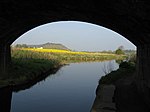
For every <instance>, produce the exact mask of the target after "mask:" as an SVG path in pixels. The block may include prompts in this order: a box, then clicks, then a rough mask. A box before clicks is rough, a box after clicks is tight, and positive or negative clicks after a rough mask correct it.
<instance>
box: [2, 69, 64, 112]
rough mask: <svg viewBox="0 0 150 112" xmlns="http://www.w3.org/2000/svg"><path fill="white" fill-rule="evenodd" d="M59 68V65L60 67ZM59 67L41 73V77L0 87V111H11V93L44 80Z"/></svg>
mask: <svg viewBox="0 0 150 112" xmlns="http://www.w3.org/2000/svg"><path fill="white" fill-rule="evenodd" d="M60 68H61V67H60ZM60 68H57V69H53V70H51V71H48V72H47V73H45V74H43V75H42V76H41V77H38V78H36V79H35V80H32V81H29V82H27V83H24V84H20V85H17V86H7V87H2V88H0V112H10V111H11V100H12V93H13V92H19V91H21V90H25V89H29V88H31V87H32V86H34V85H35V84H37V83H38V82H40V81H42V80H45V79H46V78H47V77H48V76H50V75H55V73H56V72H57V71H58V70H60Z"/></svg>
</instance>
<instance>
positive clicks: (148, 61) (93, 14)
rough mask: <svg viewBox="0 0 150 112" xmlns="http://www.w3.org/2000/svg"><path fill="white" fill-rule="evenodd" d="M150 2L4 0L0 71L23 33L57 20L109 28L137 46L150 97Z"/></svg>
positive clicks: (140, 75)
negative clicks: (11, 46)
mask: <svg viewBox="0 0 150 112" xmlns="http://www.w3.org/2000/svg"><path fill="white" fill-rule="evenodd" d="M149 14H150V3H149V2H148V0H54V1H53V0H51V1H50V0H49V1H48V0H0V71H1V74H2V73H5V72H6V70H7V66H8V64H9V63H10V62H11V53H10V45H11V43H12V42H14V41H15V40H16V39H17V38H18V37H19V36H21V35H22V34H23V33H25V32H27V31H29V30H30V29H32V28H35V27H37V26H39V25H43V24H46V23H50V22H56V21H70V20H73V21H83V22H89V23H93V24H96V25H100V26H104V27H106V28H109V29H111V30H113V31H115V32H117V33H119V34H121V35H123V36H124V37H125V38H127V39H128V40H130V41H131V42H132V43H134V44H135V45H136V46H137V67H136V77H135V80H136V82H137V85H138V87H139V88H140V91H142V93H145V96H146V97H147V98H150V97H149V95H150V90H149V88H150V68H149V67H150V16H149Z"/></svg>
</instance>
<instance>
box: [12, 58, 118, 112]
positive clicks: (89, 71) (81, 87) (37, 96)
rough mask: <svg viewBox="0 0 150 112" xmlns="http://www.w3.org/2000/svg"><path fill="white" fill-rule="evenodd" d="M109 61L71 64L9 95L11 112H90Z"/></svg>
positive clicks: (110, 66) (111, 64) (113, 64)
mask: <svg viewBox="0 0 150 112" xmlns="http://www.w3.org/2000/svg"><path fill="white" fill-rule="evenodd" d="M117 68H118V64H117V63H116V62H115V61H114V60H113V61H106V62H92V63H73V64H69V65H67V66H64V67H62V68H61V69H60V70H59V71H58V72H57V73H56V74H53V75H50V76H48V77H47V78H46V79H45V80H43V81H40V82H39V83H37V84H35V85H34V86H32V87H31V88H29V89H26V90H21V91H19V92H13V94H12V101H11V112H90V110H91V107H92V104H93V102H94V99H95V97H96V95H95V91H96V88H97V85H98V81H99V79H100V77H101V76H103V75H105V73H106V72H109V71H110V70H115V69H117Z"/></svg>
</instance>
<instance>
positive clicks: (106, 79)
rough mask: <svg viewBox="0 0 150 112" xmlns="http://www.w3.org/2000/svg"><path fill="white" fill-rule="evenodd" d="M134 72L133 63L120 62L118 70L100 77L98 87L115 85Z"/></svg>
mask: <svg viewBox="0 0 150 112" xmlns="http://www.w3.org/2000/svg"><path fill="white" fill-rule="evenodd" d="M134 72H135V63H133V62H122V63H121V64H120V65H119V69H118V70H116V71H112V72H111V73H109V74H107V75H105V76H102V77H101V79H100V80H99V85H101V84H115V83H116V81H118V80H119V79H122V78H125V77H128V76H130V75H131V74H133V73H134Z"/></svg>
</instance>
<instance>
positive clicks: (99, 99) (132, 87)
mask: <svg viewBox="0 0 150 112" xmlns="http://www.w3.org/2000/svg"><path fill="white" fill-rule="evenodd" d="M148 100H150V99H148ZM105 111H106V112H150V107H149V106H148V105H147V104H146V103H145V101H144V99H143V97H142V96H141V94H139V91H138V88H137V86H136V84H135V82H134V81H133V77H128V78H126V79H121V80H119V81H118V82H117V83H115V84H114V85H99V86H98V88H97V91H96V99H95V101H94V104H93V107H92V109H91V112H105Z"/></svg>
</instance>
